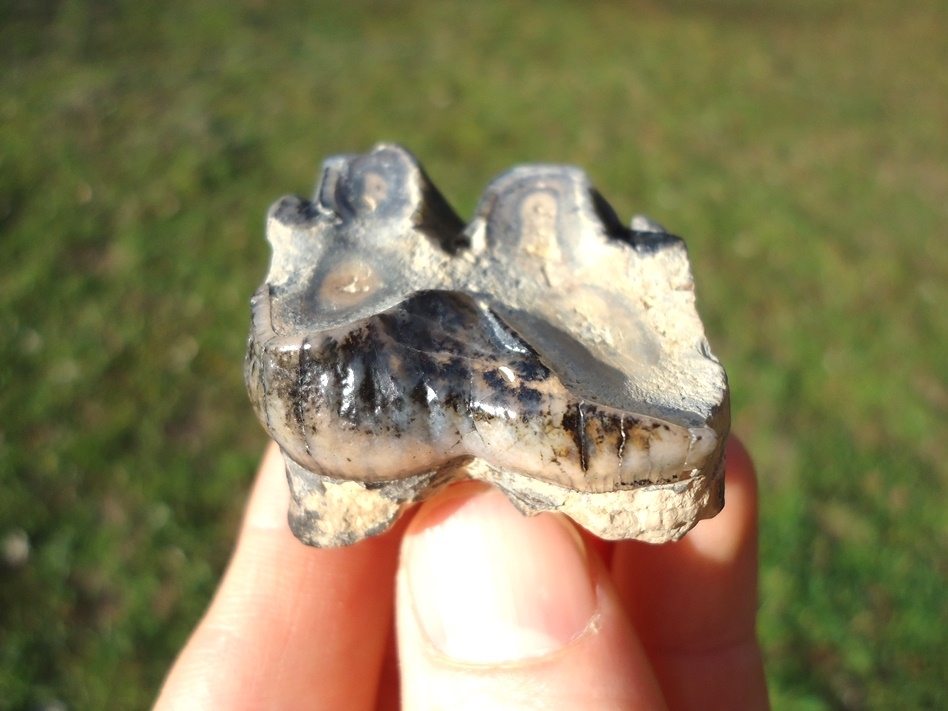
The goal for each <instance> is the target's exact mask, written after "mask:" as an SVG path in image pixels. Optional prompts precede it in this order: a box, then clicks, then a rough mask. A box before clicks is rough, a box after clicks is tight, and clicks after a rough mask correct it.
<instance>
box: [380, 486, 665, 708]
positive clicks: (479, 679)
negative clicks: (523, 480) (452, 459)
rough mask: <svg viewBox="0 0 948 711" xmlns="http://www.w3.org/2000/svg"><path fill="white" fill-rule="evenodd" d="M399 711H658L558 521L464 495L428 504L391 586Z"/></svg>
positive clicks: (609, 602)
mask: <svg viewBox="0 0 948 711" xmlns="http://www.w3.org/2000/svg"><path fill="white" fill-rule="evenodd" d="M396 609H397V622H398V643H399V654H400V658H401V670H402V700H403V709H404V710H405V711H420V710H422V709H441V708H450V709H526V708H543V709H550V710H553V711H555V710H556V709H590V710H596V709H649V710H653V709H661V708H664V706H663V704H662V701H661V699H660V694H659V689H658V686H657V683H656V681H655V679H654V677H653V675H652V671H651V669H650V668H649V665H648V662H647V659H646V657H645V655H644V652H643V650H642V648H641V646H640V645H639V643H638V640H637V639H636V637H635V634H634V633H633V630H632V628H631V626H630V625H629V622H628V619H627V618H626V616H625V613H624V611H623V609H622V606H621V603H620V601H619V599H618V597H617V594H616V591H615V589H614V587H613V586H612V584H611V582H610V580H609V578H608V575H607V573H606V570H605V567H604V566H603V565H602V562H601V560H600V559H599V557H598V556H597V555H596V553H595V552H594V551H593V550H591V549H590V548H588V547H587V546H586V545H585V543H584V542H583V538H582V537H581V536H580V535H578V534H577V532H576V530H575V528H574V527H573V525H572V524H571V523H570V522H569V521H568V520H566V519H564V518H562V517H560V516H557V515H552V514H541V515H540V516H537V517H534V518H527V517H524V516H522V515H521V514H520V513H519V512H518V511H517V510H516V509H515V508H514V507H513V506H512V505H511V504H510V503H509V502H508V501H507V499H506V498H505V497H504V496H503V494H501V493H500V492H498V491H496V490H494V489H489V488H486V487H481V486H479V485H467V486H463V487H457V488H455V489H453V490H451V491H449V492H447V493H446V494H445V495H442V496H441V497H438V498H437V499H435V500H433V501H430V502H428V503H427V504H426V505H424V506H423V507H422V508H421V510H420V511H419V512H418V514H417V515H416V517H415V519H414V520H413V521H412V523H411V525H410V526H409V529H408V532H407V533H406V536H405V538H404V540H403V545H402V557H401V563H400V566H399V574H398V582H397V602H396Z"/></svg>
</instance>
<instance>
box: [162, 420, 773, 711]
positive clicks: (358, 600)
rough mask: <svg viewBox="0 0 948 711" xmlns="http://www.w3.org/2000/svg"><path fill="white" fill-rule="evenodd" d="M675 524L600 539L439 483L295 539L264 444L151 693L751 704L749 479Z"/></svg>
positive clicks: (216, 705)
mask: <svg viewBox="0 0 948 711" xmlns="http://www.w3.org/2000/svg"><path fill="white" fill-rule="evenodd" d="M727 456H728V466H727V475H726V492H727V503H726V506H725V508H724V510H723V511H722V512H721V513H720V514H719V515H718V516H717V517H715V518H714V519H711V520H708V521H702V522H701V523H699V524H698V526H697V527H696V528H695V529H694V530H693V531H691V532H690V533H689V534H688V535H687V536H686V537H685V538H684V539H683V540H681V541H679V542H677V543H671V544H666V545H661V546H652V545H649V544H644V543H638V542H632V541H623V542H618V543H608V542H604V541H601V540H599V539H596V538H594V537H592V536H590V535H589V534H587V533H585V532H582V531H579V530H578V529H577V528H576V527H575V526H574V524H572V523H571V522H570V521H569V520H568V519H565V518H564V517H562V516H560V515H554V514H541V515H540V516H536V517H533V518H526V517H523V516H521V515H520V514H519V513H517V511H516V510H515V509H514V508H513V507H512V506H511V505H510V504H509V503H508V502H507V501H506V499H505V498H504V497H503V495H502V494H500V493H498V492H496V491H494V490H492V489H489V488H487V487H485V486H483V485H480V484H465V485H460V486H455V487H452V488H451V489H449V490H448V491H446V492H444V493H442V494H439V495H438V496H436V497H435V498H434V499H431V500H429V501H427V502H425V503H424V504H422V505H421V506H419V507H417V508H416V510H415V511H414V512H413V513H412V514H410V515H409V516H408V517H406V518H405V520H403V521H402V522H400V523H399V524H398V525H397V526H396V527H395V528H394V529H393V530H391V531H389V532H388V533H386V534H384V535H382V536H378V537H375V538H370V539H368V540H366V541H363V542H361V543H358V544H356V545H354V546H350V547H348V548H340V549H315V548H309V547H306V546H304V545H302V544H300V543H299V542H298V541H297V540H296V539H295V538H294V537H293V534H292V533H291V532H290V530H289V527H288V526H287V523H286V510H287V502H288V497H289V494H288V491H287V486H286V480H285V478H284V473H283V463H282V460H281V458H280V456H279V453H278V451H277V450H276V449H275V447H272V446H271V448H270V449H268V451H267V453H266V455H265V457H264V459H263V463H262V464H261V467H260V471H259V474H258V476H257V480H256V483H255V485H254V488H253V493H252V494H251V497H250V501H249V503H248V507H247V512H246V515H245V518H244V522H243V525H242V527H241V530H240V534H239V537H238V540H237V546H236V550H235V552H234V555H233V558H232V560H231V562H230V564H229V567H228V569H227V572H226V574H225V575H224V579H223V581H222V582H221V585H220V587H219V589H218V591H217V593H216V595H215V597H214V600H213V602H212V603H211V606H210V608H209V609H208V611H207V613H206V614H205V616H204V619H203V620H201V622H200V624H199V625H198V627H197V629H196V630H195V631H194V634H193V635H192V636H191V639H190V640H189V641H188V643H187V644H186V646H185V647H184V649H183V650H182V652H181V654H180V656H179V657H178V660H177V661H176V662H175V664H174V666H173V668H172V669H171V672H170V673H169V675H168V678H167V680H166V681H165V684H164V687H163V689H162V691H161V695H160V697H159V699H158V701H157V704H156V706H155V709H156V711H171V710H174V711H185V710H188V711H190V710H192V709H194V710H196V709H201V710H207V709H227V710H228V711H240V710H243V709H247V710H248V711H249V710H251V709H253V710H255V711H256V710H259V709H268V710H273V711H277V710H280V709H320V710H322V709H326V710H334V709H340V710H345V711H361V710H363V709H365V710H370V709H402V710H404V711H421V710H428V709H518V710H519V709H549V710H554V711H556V710H559V709H563V710H565V709H570V710H573V709H590V710H595V711H598V710H600V709H603V710H604V709H623V710H625V709H629V710H631V709H636V710H638V709H642V710H644V709H649V710H653V709H655V710H658V709H669V710H670V711H692V710H693V711H698V710H699V709H700V711H715V710H721V711H725V710H727V711H742V710H747V711H757V710H760V709H767V708H769V706H768V701H767V688H766V681H765V678H764V671H763V664H762V661H761V655H760V649H759V646H758V642H757V637H756V633H755V617H756V611H757V486H756V480H755V476H754V470H753V465H752V463H751V460H750V458H749V457H748V455H747V452H746V451H745V449H744V447H743V446H742V445H741V444H740V443H739V442H738V441H737V440H735V439H734V438H733V437H732V438H731V441H730V442H729V444H728V453H727Z"/></svg>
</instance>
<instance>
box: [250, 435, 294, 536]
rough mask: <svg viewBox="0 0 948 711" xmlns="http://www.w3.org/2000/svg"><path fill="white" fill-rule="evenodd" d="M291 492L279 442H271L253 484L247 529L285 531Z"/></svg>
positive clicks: (287, 527)
mask: <svg viewBox="0 0 948 711" xmlns="http://www.w3.org/2000/svg"><path fill="white" fill-rule="evenodd" d="M289 503H290V491H289V487H288V486H287V483H286V465H285V464H284V463H283V455H282V454H281V452H280V448H279V447H278V446H277V444H276V442H273V441H271V442H270V444H269V445H268V446H267V449H266V451H265V452H264V455H263V459H262V460H261V462H260V467H259V468H258V470H257V477H256V479H255V480H254V485H253V489H252V490H251V494H250V499H249V500H248V502H247V511H246V513H245V514H244V522H243V526H244V528H258V529H277V530H279V529H286V530H287V531H288V530H289V525H288V524H287V509H288V507H289Z"/></svg>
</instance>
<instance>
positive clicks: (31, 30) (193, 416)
mask: <svg viewBox="0 0 948 711" xmlns="http://www.w3.org/2000/svg"><path fill="white" fill-rule="evenodd" d="M946 28H948V6H946V5H945V3H942V2H938V1H927V2H917V3H901V2H895V0H881V1H879V2H873V3H866V2H860V1H859V0H827V1H824V2H817V1H816V0H778V1H776V2H771V3H767V4H763V3H756V2H752V1H751V0H717V1H711V0H707V1H701V0H671V1H669V2H659V1H658V0H652V1H643V2H628V3H624V2H617V1H613V2H610V1H607V0H601V1H595V2H587V3H580V2H548V3H544V4H541V3H527V2H499V1H492V2H470V3H460V2H457V3H455V2H443V3H423V2H405V3H393V2H382V1H378V2H370V1H368V0H355V1H351V2H347V3H337V2H329V1H328V0H326V1H322V2H302V1H299V0H286V1H284V2H277V3H267V2H263V0H228V1H226V2H225V1H224V0H198V1H193V2H184V1H182V0H166V1H165V2H162V3H136V2H131V1H130V0H97V1H96V2H81V1H80V0H34V1H30V0H3V2H0V245H2V252H0V254H2V256H0V543H2V546H3V548H2V551H0V552H2V559H0V709H30V708H50V709H52V708H59V709H63V708H65V709H70V710H72V709H106V708H108V709H120V708H145V707H147V706H148V705H149V704H150V701H151V699H152V698H153V696H154V694H155V692H156V689H157V687H158V685H159V684H160V682H161V679H162V677H163V675H164V674H165V672H166V670H167V668H168V666H169V664H170V663H171V661H172V659H173V657H174V655H175V652H176V650H177V649H178V648H179V647H180V645H181V644H182V643H183V641H184V640H185V638H186V636H187V634H188V632H189V631H190V630H191V628H192V626H193V625H194V623H195V621H196V620H197V618H198V616H199V615H200V614H201V612H202V611H203V609H204V607H205V606H206V604H207V602H208V600H209V596H210V595H211V593H212V591H213V589H214V586H215V584H216V581H217V578H218V576H219V574H220V572H221V570H222V567H223V565H224V564H225V562H226V559H227V556H228V554H229V550H230V546H231V542H232V536H233V534H234V530H235V527H236V525H237V523H238V521H239V518H240V513H241V508H242V505H243V501H244V498H245V495H246V492H247V488H248V484H249V482H250V479H251V476H252V473H253V470H254V467H255V465H256V462H257V458H258V456H259V454H260V452H261V450H262V448H263V445H264V442H265V436H264V433H263V431H262V429H261V428H260V426H259V425H258V424H257V422H256V421H255V420H254V417H253V415H252V413H251V409H250V406H249V404H248V402H247V398H246V395H245V393H244V388H243V383H242V379H241V362H242V358H243V350H244V345H245V338H246V329H247V326H248V318H249V310H248V298H249V296H250V294H251V292H252V291H253V290H254V288H255V287H256V286H257V284H258V283H259V282H260V280H261V279H262V277H263V275H264V273H265V269H266V265H267V261H268V258H269V254H268V249H267V246H266V243H265V241H264V238H263V229H262V228H263V217H264V214H265V211H266V209H267V206H268V204H269V203H270V202H272V201H273V200H275V199H276V198H278V197H279V196H280V195H282V194H284V193H291V192H295V193H301V194H309V192H310V191H311V189H312V186H313V184H314V180H315V176H316V173H317V168H318V165H319V162H320V161H321V160H322V158H323V157H325V156H327V155H331V154H335V153H340V152H349V151H360V152H361V151H364V150H367V149H368V148H369V147H370V146H371V145H372V144H373V143H374V142H376V141H378V140H396V141H399V142H401V143H404V144H405V145H407V146H408V147H409V148H411V149H412V150H413V151H414V152H415V153H416V154H417V155H418V156H419V157H420V158H421V160H422V161H423V162H424V164H425V166H426V168H427V169H428V172H429V174H430V175H431V176H432V177H433V179H434V180H435V182H436V183H437V184H438V185H439V186H440V187H441V188H442V190H443V192H444V193H445V194H446V195H447V196H448V198H449V199H450V200H451V201H452V202H453V203H454V204H455V206H456V207H457V209H458V210H459V211H460V213H461V214H462V215H465V216H466V215H469V214H470V212H471V210H472V208H473V206H474V203H475V200H476V199H477V197H478V195H479V194H480V192H481V190H482V189H483V187H484V185H485V184H486V183H487V181H488V180H489V179H490V178H492V177H493V176H494V175H495V174H497V173H498V172H500V171H501V170H503V169H505V168H506V167H509V166H511V165H513V164H515V163H518V162H524V161H545V162H563V163H575V164H578V165H580V166H583V167H584V168H586V169H587V171H588V172H589V173H590V175H591V176H592V179H593V181H594V182H595V183H596V185H597V186H598V187H599V188H600V190H601V191H602V193H603V194H604V195H605V196H606V198H607V199H608V200H609V201H611V202H612V203H613V205H614V206H615V207H616V209H617V211H618V212H619V214H620V216H622V217H623V218H624V219H628V218H629V217H630V216H631V215H632V213H633V212H637V211H641V212H645V213H647V214H648V215H650V216H651V217H653V218H654V219H656V220H658V221H660V222H662V223H664V224H665V225H666V226H668V227H669V228H670V229H671V230H672V231H674V232H676V233H678V234H681V235H683V236H684V237H685V238H686V239H687V240H688V243H689V246H690V249H691V253H692V258H693V267H694V271H695V274H696V278H697V281H698V297H699V309H700V310H701V312H702V314H703V317H704V319H705V322H706V325H707V328H708V331H709V336H710V339H711V342H712V344H713V347H714V349H715V351H716V352H717V354H718V355H719V356H720V357H721V359H722V361H723V362H724V363H725V365H726V366H727V368H728V371H729V374H730V377H731V383H732V387H733V401H734V402H733V405H734V424H735V429H736V430H737V431H738V432H739V433H741V434H742V435H743V437H744V438H745V440H746V441H747V443H748V444H749V446H750V448H751V450H752V451H753V453H754V455H755V457H756V460H757V462H758V467H759V470H760V477H761V486H762V497H763V501H762V507H763V511H762V550H761V555H762V572H761V617H760V630H761V635H762V639H763V644H764V647H765V650H766V656H767V667H768V674H769V679H770V683H771V687H772V696H773V701H774V705H775V708H776V709H778V710H780V709H792V710H800V711H804V710H805V711H818V710H824V709H826V710H838V709H891V708H899V709H936V708H939V709H941V708H945V707H946V705H948V694H946V691H945V680H944V670H945V667H944V664H945V660H946V659H948V642H946V628H948V604H946V581H948V513H946V508H948V507H946V504H948V496H946V494H948V491H946V490H948V467H946V461H948V445H946V441H948V437H946V435H948V427H946V424H948V355H946V353H948V244H946V239H948V72H946V70H945V68H946V67H948V42H946V41H945V37H946V34H945V33H946ZM57 704H58V706H57Z"/></svg>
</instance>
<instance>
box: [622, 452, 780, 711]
mask: <svg viewBox="0 0 948 711" xmlns="http://www.w3.org/2000/svg"><path fill="white" fill-rule="evenodd" d="M725 491H726V504H725V507H724V510H723V511H722V512H721V513H720V514H718V515H717V516H716V517H715V518H713V519H710V520H707V521H702V522H701V523H699V524H698V526H697V527H696V528H695V529H694V530H692V531H691V532H690V533H689V534H688V535H687V536H685V538H683V539H682V540H681V541H678V542H677V543H670V544H665V545H661V546H654V545H649V544H646V543H638V542H635V541H626V542H622V543H619V544H617V545H616V546H615V548H614V551H613V559H612V574H613V578H614V580H615V583H616V586H617V587H618V589H619V593H620V595H621V597H622V600H623V601H624V604H625V608H626V610H627V611H628V614H629V616H630V618H631V620H632V624H633V625H634V626H635V628H636V630H637V631H638V634H639V636H640V638H641V639H642V642H643V644H644V645H645V648H646V651H647V653H648V655H649V658H650V659H651V661H652V664H653V666H654V668H655V672H656V675H657V677H658V680H659V683H660V684H661V687H662V690H663V691H664V693H665V695H666V698H667V699H668V704H669V707H670V708H671V709H672V710H673V711H679V710H681V711H684V710H691V709H702V710H709V711H710V710H713V709H738V708H739V709H766V708H767V707H768V702H767V690H766V683H765V679H764V673H763V665H762V661H761V655H760V650H759V647H758V645H757V638H756V632H755V619H756V613H757V483H756V478H755V475H754V468H753V464H752V463H751V460H750V457H749V456H748V454H747V451H746V450H745V449H744V447H743V446H742V445H741V444H740V442H738V441H737V440H736V439H735V438H733V437H732V438H731V439H730V441H729V443H728V449H727V473H726V476H725Z"/></svg>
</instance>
